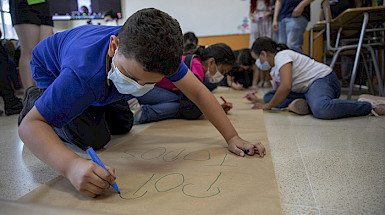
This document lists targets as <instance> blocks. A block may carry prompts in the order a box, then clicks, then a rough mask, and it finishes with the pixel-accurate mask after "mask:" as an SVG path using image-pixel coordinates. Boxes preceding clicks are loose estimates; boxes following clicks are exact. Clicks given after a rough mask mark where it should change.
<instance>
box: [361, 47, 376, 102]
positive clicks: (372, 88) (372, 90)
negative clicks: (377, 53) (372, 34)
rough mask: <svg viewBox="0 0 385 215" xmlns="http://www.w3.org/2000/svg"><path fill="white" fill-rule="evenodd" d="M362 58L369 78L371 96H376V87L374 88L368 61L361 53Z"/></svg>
mask: <svg viewBox="0 0 385 215" xmlns="http://www.w3.org/2000/svg"><path fill="white" fill-rule="evenodd" d="M361 58H362V62H363V64H364V67H365V73H366V77H367V78H368V85H369V91H370V94H372V95H374V87H373V83H372V80H373V77H372V74H371V72H370V71H369V68H368V64H367V60H366V59H365V55H364V54H363V53H361Z"/></svg>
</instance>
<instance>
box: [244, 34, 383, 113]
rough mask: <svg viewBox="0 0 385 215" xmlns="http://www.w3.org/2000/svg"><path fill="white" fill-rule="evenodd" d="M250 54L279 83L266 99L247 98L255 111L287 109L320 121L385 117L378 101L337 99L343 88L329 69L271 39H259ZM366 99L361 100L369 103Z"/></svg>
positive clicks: (266, 95)
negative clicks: (375, 114)
mask: <svg viewBox="0 0 385 215" xmlns="http://www.w3.org/2000/svg"><path fill="white" fill-rule="evenodd" d="M251 54H252V56H253V58H254V59H256V65H257V66H258V67H259V69H261V70H269V69H271V73H270V75H271V76H272V79H273V82H274V83H276V87H274V88H275V89H274V90H272V91H270V92H268V93H266V94H265V95H264V98H263V99H259V98H257V97H256V96H254V95H252V94H248V96H247V99H248V100H250V101H252V102H253V103H255V104H254V106H253V108H254V109H264V110H270V109H272V108H274V107H275V108H287V109H288V110H290V111H292V112H294V113H297V114H309V113H310V112H311V113H313V115H314V117H316V118H318V119H337V118H342V117H349V116H364V115H368V114H370V113H371V112H372V111H374V112H375V113H377V114H378V115H383V114H385V104H375V103H378V102H375V97H372V98H371V100H370V101H373V102H366V101H348V100H341V99H338V98H339V97H340V94H341V85H340V82H339V80H338V78H337V76H336V74H335V73H334V72H333V70H332V69H331V68H330V67H328V66H327V65H325V64H322V63H319V62H317V61H315V60H314V59H311V58H310V57H308V56H306V55H303V54H300V53H298V52H295V51H292V50H289V49H287V46H285V45H280V44H277V43H276V42H275V41H273V40H272V39H270V38H266V37H261V38H258V39H257V40H256V41H255V42H254V44H253V47H252V52H251ZM273 85H274V84H273ZM364 97H365V96H363V97H361V98H359V100H366V99H365V98H364ZM379 100H381V99H380V98H379Z"/></svg>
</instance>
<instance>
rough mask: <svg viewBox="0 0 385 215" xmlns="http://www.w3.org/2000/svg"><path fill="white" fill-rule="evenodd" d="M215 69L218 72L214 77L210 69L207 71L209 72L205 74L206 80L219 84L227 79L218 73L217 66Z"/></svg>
mask: <svg viewBox="0 0 385 215" xmlns="http://www.w3.org/2000/svg"><path fill="white" fill-rule="evenodd" d="M215 68H216V70H217V72H216V73H215V74H214V75H211V73H210V68H208V69H207V72H206V73H205V78H206V79H207V80H208V81H209V82H210V83H218V82H220V81H222V79H223V78H224V77H225V76H224V75H222V74H221V73H220V72H219V71H218V67H217V65H215Z"/></svg>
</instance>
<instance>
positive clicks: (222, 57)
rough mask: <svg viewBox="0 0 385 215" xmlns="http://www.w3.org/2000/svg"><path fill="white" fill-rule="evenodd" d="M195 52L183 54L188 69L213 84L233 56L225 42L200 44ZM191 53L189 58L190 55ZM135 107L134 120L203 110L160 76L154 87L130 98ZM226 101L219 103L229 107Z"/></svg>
mask: <svg viewBox="0 0 385 215" xmlns="http://www.w3.org/2000/svg"><path fill="white" fill-rule="evenodd" d="M194 54H195V55H193V56H191V55H187V56H183V57H182V60H183V61H186V59H187V58H189V60H188V61H189V62H185V63H186V64H190V69H191V71H192V73H193V74H194V75H195V77H196V78H197V80H199V81H200V82H205V85H206V87H208V88H209V87H210V86H207V82H208V83H209V84H215V83H218V82H220V81H221V80H222V79H223V78H224V74H226V73H227V72H229V71H230V69H231V68H232V67H233V63H234V60H235V57H234V54H233V51H232V50H231V48H230V47H229V46H227V45H226V44H224V43H218V44H214V45H211V46H209V47H207V48H205V47H199V48H198V49H197V51H195V52H194ZM191 57H192V58H191ZM130 105H131V107H133V108H132V109H135V108H134V107H136V110H135V111H136V112H135V122H137V123H148V122H154V121H160V120H164V119H171V118H185V119H197V118H199V117H200V116H201V115H202V112H201V111H200V110H199V108H198V107H197V106H195V105H194V104H193V103H191V102H189V101H188V98H186V97H185V96H184V95H183V94H181V92H180V90H179V89H178V88H177V87H176V86H175V85H174V84H173V83H172V82H170V81H169V80H167V79H165V78H163V79H162V80H161V81H160V82H159V83H157V84H156V85H155V87H154V88H153V89H152V90H150V91H149V92H148V93H146V94H145V95H143V96H141V97H139V98H137V100H136V99H134V100H131V101H130ZM227 106H228V105H227V104H225V103H224V104H222V107H223V108H224V109H225V110H226V109H227V110H228V107H227Z"/></svg>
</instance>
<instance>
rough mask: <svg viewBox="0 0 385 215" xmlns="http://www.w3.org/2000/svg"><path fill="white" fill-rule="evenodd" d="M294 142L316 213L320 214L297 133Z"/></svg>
mask: <svg viewBox="0 0 385 215" xmlns="http://www.w3.org/2000/svg"><path fill="white" fill-rule="evenodd" d="M295 143H296V145H297V149H298V151H299V155H300V157H301V161H302V164H303V166H304V168H305V173H306V177H307V180H308V182H309V185H310V190H311V193H312V195H313V199H314V203H315V208H317V211H318V213H319V214H320V207H319V206H318V203H317V199H316V197H315V194H314V190H313V185H312V183H311V181H310V177H309V173H308V171H307V168H306V164H305V160H304V159H303V155H302V151H301V148H300V147H299V146H298V138H297V133H296V134H295Z"/></svg>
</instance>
